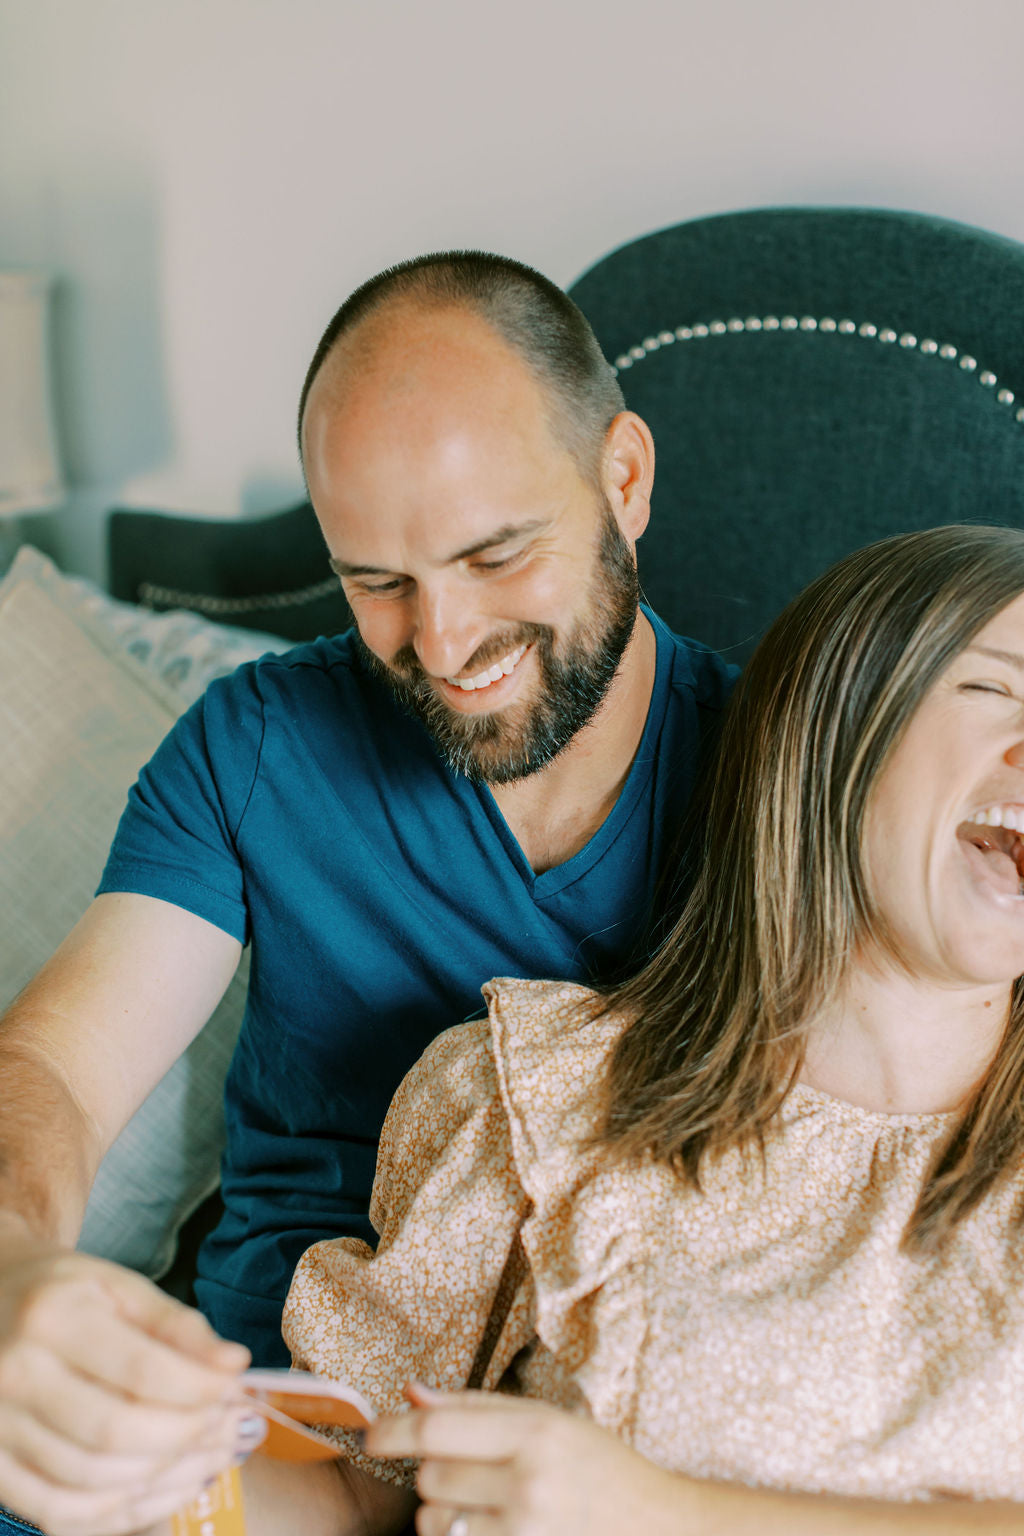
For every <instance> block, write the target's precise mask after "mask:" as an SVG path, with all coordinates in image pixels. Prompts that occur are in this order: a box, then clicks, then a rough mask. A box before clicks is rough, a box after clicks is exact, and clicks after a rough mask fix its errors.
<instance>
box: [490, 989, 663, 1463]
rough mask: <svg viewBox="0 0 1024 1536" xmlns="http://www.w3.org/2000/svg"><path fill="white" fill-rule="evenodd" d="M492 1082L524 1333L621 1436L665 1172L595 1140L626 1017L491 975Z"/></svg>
mask: <svg viewBox="0 0 1024 1536" xmlns="http://www.w3.org/2000/svg"><path fill="white" fill-rule="evenodd" d="M484 991H485V995H487V997H488V1001H489V1003H490V1018H491V1030H492V1038H493V1048H494V1062H495V1072H496V1075H497V1080H498V1089H499V1092H500V1093H501V1096H502V1102H503V1103H504V1106H505V1115H506V1119H507V1123H508V1133H509V1139H510V1142H511V1146H512V1155H513V1157H514V1159H515V1167H516V1171H517V1175H518V1179H519V1182H520V1184H521V1185H522V1187H523V1189H524V1190H525V1191H526V1193H527V1195H528V1196H529V1199H530V1212H529V1215H528V1216H527V1218H526V1220H525V1221H524V1223H523V1229H522V1240H523V1246H524V1249H525V1252H526V1256H527V1260H528V1263H529V1269H530V1283H531V1285H532V1287H533V1292H534V1325H535V1328H536V1333H537V1338H538V1340H539V1341H540V1344H541V1345H542V1346H543V1347H544V1349H545V1350H546V1351H547V1352H548V1353H549V1354H550V1356H551V1358H552V1359H553V1361H554V1362H555V1364H556V1366H557V1368H558V1369H559V1370H560V1371H561V1372H563V1373H564V1374H565V1375H566V1376H568V1377H569V1378H570V1379H571V1380H572V1382H573V1383H574V1384H575V1386H576V1387H577V1388H578V1389H579V1391H580V1392H581V1393H582V1394H583V1397H584V1398H585V1399H586V1402H587V1406H588V1409H589V1411H590V1413H591V1415H592V1416H593V1418H594V1419H595V1420H596V1421H597V1422H598V1423H599V1424H603V1425H604V1426H605V1427H607V1428H610V1429H614V1430H615V1431H617V1432H619V1433H623V1434H625V1435H626V1436H627V1438H628V1437H629V1435H630V1434H631V1432H632V1430H633V1427H634V1425H633V1419H634V1408H635V1400H636V1361H637V1359H638V1358H639V1357H640V1354H641V1351H642V1347H643V1342H644V1337H645V1333H646V1329H647V1308H646V1306H645V1273H646V1250H647V1247H648V1244H649V1243H650V1241H651V1235H652V1232H656V1231H657V1230H658V1218H659V1216H660V1215H661V1214H662V1208H663V1205H664V1200H665V1195H666V1190H668V1189H670V1188H671V1187H673V1186H674V1181H673V1179H672V1177H671V1176H670V1175H668V1174H667V1173H666V1171H665V1170H664V1169H658V1168H655V1167H652V1166H651V1165H649V1164H646V1165H645V1164H639V1165H638V1164H637V1163H626V1162H624V1161H623V1160H622V1159H620V1158H618V1157H617V1156H615V1155H614V1154H611V1153H609V1152H608V1151H607V1150H606V1149H605V1148H604V1147H602V1146H600V1145H595V1144H594V1137H595V1134H596V1132H597V1131H598V1129H599V1127H600V1123H601V1118H602V1111H603V1106H604V1102H605V1100H604V1082H605V1077H606V1073H607V1069H608V1065H609V1061H610V1057H611V1054H612V1051H613V1050H614V1047H615V1045H616V1043H617V1041H618V1040H619V1038H620V1036H621V1035H622V1033H623V1032H624V1030H625V1029H626V1027H627V1025H628V1022H629V1020H628V1018H626V1017H625V1016H624V1015H623V1014H622V1013H617V1012H614V1011H613V1010H609V1009H606V1008H605V1007H604V1004H603V999H601V998H600V997H598V996H596V995H595V994H594V993H593V992H590V991H588V990H587V989H585V988H583V987H579V986H575V985H572V984H569V983H564V984H559V985H554V984H552V983H550V982H547V983H544V982H523V981H516V982H505V981H497V982H490V983H489V984H488V986H487V987H485V989H484Z"/></svg>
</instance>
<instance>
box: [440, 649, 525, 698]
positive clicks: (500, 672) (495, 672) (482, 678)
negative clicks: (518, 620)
mask: <svg viewBox="0 0 1024 1536" xmlns="http://www.w3.org/2000/svg"><path fill="white" fill-rule="evenodd" d="M525 652H526V646H525V645H517V646H516V648H515V650H514V651H509V653H508V655H507V656H503V657H502V659H501V661H496V662H495V663H494V665H493V666H491V667H488V668H487V670H486V672H478V673H477V675H476V677H446V678H445V682H446V683H450V684H451V685H452V687H453V688H461V689H462V690H463V692H464V693H471V692H472V691H473V689H474V688H489V687H490V685H491V683H496V682H497V681H498V679H499V678H500V677H507V676H508V674H509V673H510V672H511V671H512V670H513V669H514V668H515V667H516V666H518V664H519V662H520V661H521V660H522V659H523V656H524V654H525Z"/></svg>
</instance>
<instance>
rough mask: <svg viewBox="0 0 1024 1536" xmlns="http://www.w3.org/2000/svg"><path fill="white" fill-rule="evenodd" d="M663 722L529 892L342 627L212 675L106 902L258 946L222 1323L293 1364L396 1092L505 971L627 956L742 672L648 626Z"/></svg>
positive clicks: (603, 963)
mask: <svg viewBox="0 0 1024 1536" xmlns="http://www.w3.org/2000/svg"><path fill="white" fill-rule="evenodd" d="M648 618H650V619H651V622H652V624H653V626H654V630H655V635H656V639H657V663H656V669H655V679H654V688H653V693H652V698H651V703H650V708H649V711H648V717H647V723H646V726H645V729H644V733H643V736H642V738H641V741H640V746H639V748H638V750H637V753H636V757H635V759H634V762H633V765H632V768H631V770H630V772H629V775H628V777H627V780H626V783H625V785H624V786H623V789H622V792H621V794H620V795H619V798H618V801H617V803H616V805H615V807H614V809H613V810H612V812H611V814H610V815H609V816H608V818H607V820H606V821H605V822H604V823H603V825H602V826H601V827H600V828H599V829H598V831H597V832H596V833H595V834H594V836H593V837H592V838H591V839H590V841H589V842H588V843H587V844H586V845H585V847H583V848H581V849H580V851H579V852H578V853H576V854H575V855H574V856H573V857H572V858H571V859H568V860H567V861H566V862H565V863H564V864H561V865H558V866H557V867H555V868H553V869H549V870H545V871H544V872H543V873H541V874H535V873H534V871H533V870H532V869H531V867H530V865H529V863H528V862H527V860H526V859H525V857H524V856H523V853H522V850H521V849H520V847H519V845H518V844H517V842H516V840H515V838H514V837H513V836H512V834H511V832H510V831H509V828H508V826H507V824H506V822H505V820H504V818H503V816H502V815H501V812H500V811H499V809H498V807H497V804H496V802H495V800H494V798H493V796H492V795H491V793H490V791H489V790H488V789H487V788H486V787H485V786H482V785H474V784H472V783H470V782H469V780H468V779H465V778H463V777H461V776H460V775H457V774H454V773H452V772H451V770H450V769H449V768H448V767H447V766H446V764H445V763H444V761H443V760H442V758H441V756H440V755H439V753H438V751H437V749H436V747H435V746H434V743H433V741H432V739H431V737H430V736H429V734H428V733H427V731H426V730H425V728H424V727H423V726H422V725H421V724H420V722H419V721H418V720H416V719H414V718H413V717H412V716H410V715H408V714H407V713H406V712H405V711H404V710H403V709H401V708H400V707H399V706H398V705H397V704H396V703H395V701H394V700H393V698H392V696H391V694H390V693H389V691H388V690H387V688H386V686H385V685H383V684H382V683H381V682H380V680H379V679H378V678H376V677H375V676H374V675H373V673H372V672H371V671H370V669H369V668H368V666H367V665H366V662H365V660H364V659H363V656H362V654H361V652H360V649H359V647H358V645H357V643H356V640H355V637H354V635H353V634H352V633H351V632H350V633H347V634H344V635H339V636H335V637H332V638H328V639H320V640H317V641H315V642H314V643H312V644H310V645H303V646H299V647H297V648H296V649H294V650H292V651H288V652H286V653H285V654H284V655H272V656H266V657H264V658H263V659H262V660H260V661H258V662H254V663H252V664H251V665H247V666H243V667H242V668H240V669H239V670H238V671H237V672H235V673H233V674H232V675H231V676H230V677H228V678H224V679H222V680H220V681H218V682H215V683H214V684H213V685H212V686H211V687H210V688H209V689H208V690H207V692H206V694H205V695H204V696H203V698H202V699H200V700H199V702H198V703H197V704H195V705H194V706H193V707H192V709H190V710H189V711H188V713H187V714H185V715H184V716H183V717H182V718H181V720H180V721H179V722H178V723H177V725H176V726H175V727H174V729H173V730H172V731H171V733H170V735H169V736H168V737H167V739H166V740H165V741H164V742H163V744H162V745H161V746H160V748H159V749H158V751H157V752H156V754H155V756H154V757H153V759H152V760H151V762H150V763H149V764H148V765H147V766H146V767H145V768H144V769H143V770H142V772H141V774H140V776H139V781H138V783H137V784H136V785H135V786H134V787H133V789H132V791H131V794H130V797H129V802H128V806H127V809H126V810H125V812H124V815H123V817H122V819H121V823H120V826H119V828H118V831H117V836H116V838H115V841H114V846H113V849H112V851H111V854H110V858H109V861H108V863H107V867H106V870H105V871H104V875H103V880H102V883H101V885H100V891H101V892H107V891H132V892H138V893H141V894H143V895H146V896H153V897H158V898H159V899H160V900H162V901H169V902H172V903H174V904H175V905H176V906H179V907H183V908H185V909H186V910H188V911H189V912H194V913H196V914H197V915H198V916H200V917H203V918H205V919H206V920H207V921H208V922H211V923H214V924H215V925H216V926H218V927H219V928H222V929H223V930H224V931H225V932H227V933H229V934H231V935H233V937H235V938H236V939H238V940H240V941H241V942H242V943H251V946H252V952H251V970H250V982H249V996H248V1003H247V1006H246V1013H245V1019H244V1022H243V1025H242V1031H241V1035H240V1037H239V1042H238V1046H237V1048H236V1051H235V1056H234V1060H233V1062H232V1065H231V1068H230V1071H229V1074H228V1080H227V1086H226V1112H227V1135H228V1140H227V1152H226V1154H225V1161H224V1172H223V1185H222V1193H223V1198H224V1203H225V1214H224V1216H223V1219H222V1220H221V1223H220V1225H219V1226H218V1228H217V1230H216V1231H215V1232H214V1233H213V1234H212V1235H211V1237H210V1238H208V1239H207V1241H206V1243H205V1245H204V1247H203V1250H202V1252H201V1254H200V1259H199V1279H198V1282H197V1286H196V1294H197V1298H198V1300H199V1304H200V1306H201V1307H202V1308H203V1310H204V1312H205V1313H206V1314H207V1316H208V1317H209V1318H210V1320H211V1322H212V1323H213V1325H214V1327H215V1328H217V1330H218V1331H219V1332H220V1333H222V1334H224V1335H225V1336H226V1337H228V1338H235V1339H240V1340H241V1341H242V1342H244V1343H246V1344H248V1345H249V1347H250V1348H251V1349H252V1351H253V1355H254V1359H255V1361H256V1363H257V1364H277V1363H285V1362H286V1361H287V1353H286V1351H285V1348H284V1345H283V1343H282V1341H281V1336H280V1317H281V1308H282V1304H283V1301H284V1296H285V1293H286V1291H287V1288H288V1283H289V1281H290V1278H291V1274H292V1270H293V1269H294V1267H295V1264H296V1262H297V1260H298V1258H299V1256H300V1255H301V1253H302V1252H303V1251H304V1250H305V1249H306V1248H307V1247H308V1246H309V1245H310V1243H313V1242H316V1241H318V1240H319V1239H320V1238H323V1237H328V1236H336V1235H339V1234H341V1233H352V1234H355V1235H358V1236H362V1237H366V1238H367V1239H368V1240H370V1241H372V1240H373V1233H372V1230H371V1228H370V1226H369V1222H368V1218H367V1214H366V1213H367V1207H368V1204H369V1196H370V1189H371V1186H372V1183H373V1174H374V1164H375V1159H376V1152H377V1140H378V1137H379V1134H380V1129H381V1125H382V1122H383V1119H384V1115H385V1113H386V1111H387V1108H388V1104H389V1103H390V1100H391V1097H392V1095H393V1094H394V1092H395V1089H396V1088H397V1087H398V1084H399V1082H400V1081H401V1079H402V1077H403V1076H404V1074H405V1073H406V1072H407V1071H408V1069H409V1068H410V1067H411V1066H412V1064H413V1062H414V1061H415V1060H416V1059H417V1057H419V1056H420V1055H421V1053H422V1052H423V1050H424V1049H425V1047H426V1046H427V1044H428V1043H429V1042H430V1040H432V1039H433V1037H434V1036H435V1035H437V1034H438V1033H440V1031H441V1030H443V1029H447V1028H448V1027H449V1026H450V1025H452V1024H455V1023H458V1022H459V1021H460V1020H462V1019H465V1018H467V1017H469V1016H471V1015H473V1014H474V1013H477V1012H478V1011H479V1010H480V1007H481V999H480V987H481V986H482V984H483V983H484V982H485V981H486V980H488V978H489V977H491V976H495V975H506V976H529V977H557V978H559V979H563V978H564V979H572V980H582V981H587V980H594V979H600V978H601V977H604V976H607V975H609V974H610V973H611V972H612V971H614V970H616V969H617V968H618V967H620V966H621V965H622V964H623V963H624V961H625V960H626V959H627V958H629V957H630V956H631V955H632V954H633V953H634V952H635V949H636V946H637V944H638V942H639V941H640V939H641V937H642V934H643V932H644V930H645V927H646V924H647V922H648V920H649V917H650V909H651V905H652V900H653V897H654V891H655V884H656V881H657V879H658V876H659V873H660V872H661V866H662V860H663V858H664V857H665V856H666V850H667V849H669V848H671V846H672V841H673V838H674V836H675V834H676V832H677V830H678V827H679V823H680V818H681V814H682V811H683V809H684V807H685V803H686V800H687V799H688V797H689V793H690V790H691V787H692V782H693V776H694V773H695V770H696V766H697V761H698V757H699V754H700V752H701V749H702V746H703V745H704V744H705V743H706V742H707V741H708V740H709V739H710V738H711V736H712V735H713V734H714V731H715V729H716V727H717V723H718V720H719V717H720V714H721V710H722V708H723V706H724V703H725V701H726V698H727V696H728V693H729V691H730V688H731V685H732V681H733V678H734V675H735V669H734V668H732V667H728V666H726V664H725V663H724V662H723V661H722V660H721V659H720V658H719V657H717V656H715V655H714V654H713V653H711V652H709V651H707V650H706V649H704V648H703V647H701V646H699V645H697V644H695V643H694V642H692V641H688V640H682V639H680V638H678V637H677V636H675V635H673V634H672V633H671V632H670V631H669V630H668V629H667V628H666V626H665V625H664V624H663V623H662V622H661V621H660V620H658V619H657V618H655V617H654V616H653V615H651V614H650V613H648Z"/></svg>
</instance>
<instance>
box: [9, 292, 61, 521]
mask: <svg viewBox="0 0 1024 1536" xmlns="http://www.w3.org/2000/svg"><path fill="white" fill-rule="evenodd" d="M52 281H53V280H52V278H51V277H50V276H49V275H48V274H46V273H43V272H3V271H0V517H20V516H22V515H23V514H24V513H26V512H42V511H45V510H46V508H48V507H53V506H57V505H58V504H59V503H60V502H61V501H63V499H64V481H63V478H62V476H61V469H60V460H59V458H58V455H57V439H56V432H55V431H54V420H53V404H52V389H51V387H50V346H49V304H50V289H51V287H52Z"/></svg>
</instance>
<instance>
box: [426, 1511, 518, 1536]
mask: <svg viewBox="0 0 1024 1536" xmlns="http://www.w3.org/2000/svg"><path fill="white" fill-rule="evenodd" d="M460 1515H461V1516H462V1517H463V1519H464V1520H465V1522H466V1524H465V1527H464V1531H463V1536H511V1532H510V1530H509V1527H508V1525H507V1524H506V1521H505V1517H504V1515H498V1514H495V1513H494V1512H493V1511H492V1510H484V1509H466V1510H464V1509H459V1508H458V1507H457V1506H456V1505H452V1504H421V1505H420V1507H419V1509H418V1510H417V1511H416V1531H417V1536H448V1533H449V1531H450V1530H451V1529H452V1525H453V1523H454V1522H455V1521H456V1520H457V1519H458V1517H459V1516H460ZM456 1530H458V1527H457V1528H456Z"/></svg>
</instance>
